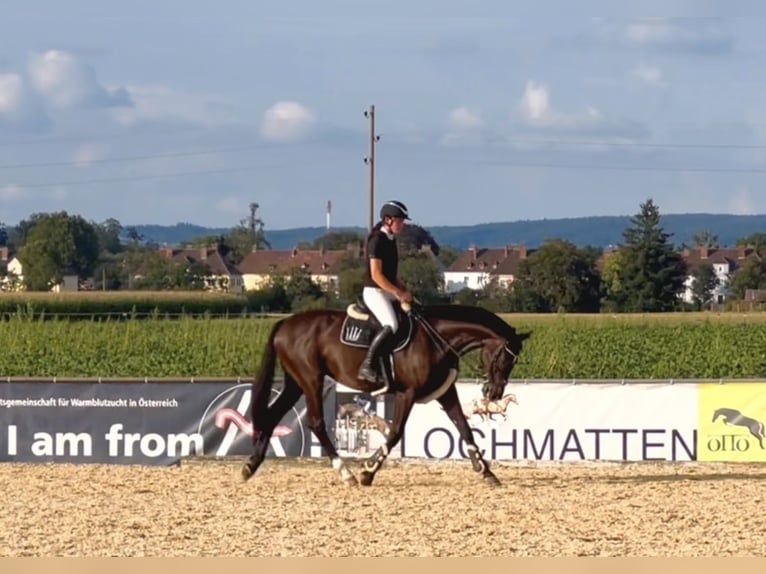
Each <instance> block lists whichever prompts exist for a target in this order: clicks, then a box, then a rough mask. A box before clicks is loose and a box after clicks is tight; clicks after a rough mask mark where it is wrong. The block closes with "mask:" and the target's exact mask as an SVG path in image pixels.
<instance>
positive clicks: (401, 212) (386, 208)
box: [380, 200, 410, 219]
mask: <svg viewBox="0 0 766 574" xmlns="http://www.w3.org/2000/svg"><path fill="white" fill-rule="evenodd" d="M386 216H389V217H402V218H404V219H409V218H410V214H409V213H408V212H407V206H406V205H404V204H403V203H402V202H401V201H394V200H391V201H387V202H386V203H384V204H383V207H381V208H380V218H381V219H383V218H384V217H386Z"/></svg>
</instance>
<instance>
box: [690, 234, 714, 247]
mask: <svg viewBox="0 0 766 574" xmlns="http://www.w3.org/2000/svg"><path fill="white" fill-rule="evenodd" d="M692 241H694V246H695V247H708V248H711V249H712V248H714V247H718V235H716V234H715V233H713V232H712V231H702V232H700V233H695V234H694V236H693V237H692Z"/></svg>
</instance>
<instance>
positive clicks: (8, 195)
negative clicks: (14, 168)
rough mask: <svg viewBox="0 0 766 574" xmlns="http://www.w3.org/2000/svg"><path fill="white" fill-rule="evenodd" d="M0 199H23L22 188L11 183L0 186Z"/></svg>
mask: <svg viewBox="0 0 766 574" xmlns="http://www.w3.org/2000/svg"><path fill="white" fill-rule="evenodd" d="M0 199H2V200H3V201H18V200H20V199H24V190H23V189H21V187H19V186H18V185H16V184H13V183H11V184H7V185H3V186H0Z"/></svg>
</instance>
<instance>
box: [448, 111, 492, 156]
mask: <svg viewBox="0 0 766 574" xmlns="http://www.w3.org/2000/svg"><path fill="white" fill-rule="evenodd" d="M448 126H449V128H448V130H447V133H446V134H444V136H443V137H442V138H441V140H440V143H441V145H443V146H448V147H457V146H475V145H481V144H484V143H487V141H488V139H489V134H488V133H487V131H486V129H485V126H484V120H483V119H482V116H481V112H480V111H478V110H472V109H470V108H467V107H464V106H461V107H458V108H455V109H453V110H452V111H451V112H450V114H449V123H448Z"/></svg>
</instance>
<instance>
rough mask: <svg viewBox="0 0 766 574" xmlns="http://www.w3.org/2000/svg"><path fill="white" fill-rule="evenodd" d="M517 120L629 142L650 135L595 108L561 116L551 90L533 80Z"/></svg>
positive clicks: (526, 90)
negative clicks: (554, 105) (626, 138)
mask: <svg viewBox="0 0 766 574" xmlns="http://www.w3.org/2000/svg"><path fill="white" fill-rule="evenodd" d="M513 116H515V117H516V118H518V120H519V122H520V123H521V124H522V125H524V126H526V127H529V128H532V129H535V130H547V131H552V132H566V133H570V134H571V133H576V134H589V135H602V136H613V137H628V138H637V137H644V136H645V135H646V129H645V128H644V127H643V126H641V125H639V124H638V123H636V122H632V121H628V120H618V119H614V118H610V117H608V116H607V115H606V114H604V113H603V112H601V111H600V110H599V109H597V108H596V107H594V106H587V107H586V109H585V110H584V111H583V112H579V113H562V112H559V111H558V110H556V109H554V107H553V104H552V99H551V94H550V90H549V89H548V87H547V86H545V85H544V84H539V83H537V82H534V81H532V80H529V81H528V82H527V83H526V85H525V87H524V93H523V94H522V97H521V100H520V102H519V104H518V105H517V108H516V113H515V114H513Z"/></svg>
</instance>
